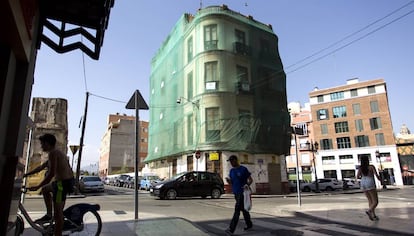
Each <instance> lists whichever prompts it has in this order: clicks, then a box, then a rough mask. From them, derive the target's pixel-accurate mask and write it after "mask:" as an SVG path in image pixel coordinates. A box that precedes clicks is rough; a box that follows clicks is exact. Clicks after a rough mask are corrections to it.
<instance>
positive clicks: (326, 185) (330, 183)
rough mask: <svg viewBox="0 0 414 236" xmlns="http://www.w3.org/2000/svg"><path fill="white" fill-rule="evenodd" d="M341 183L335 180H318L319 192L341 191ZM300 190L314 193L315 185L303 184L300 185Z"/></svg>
mask: <svg viewBox="0 0 414 236" xmlns="http://www.w3.org/2000/svg"><path fill="white" fill-rule="evenodd" d="M342 187H343V186H342V181H338V180H337V179H335V178H324V179H318V188H319V190H320V191H335V190H341V189H342ZM301 190H302V191H303V192H310V191H316V183H315V181H313V182H312V183H304V184H303V185H301Z"/></svg>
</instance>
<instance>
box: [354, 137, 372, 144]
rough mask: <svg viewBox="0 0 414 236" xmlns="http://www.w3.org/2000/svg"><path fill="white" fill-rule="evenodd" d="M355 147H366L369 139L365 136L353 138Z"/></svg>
mask: <svg viewBox="0 0 414 236" xmlns="http://www.w3.org/2000/svg"><path fill="white" fill-rule="evenodd" d="M355 146H357V147H368V146H369V138H368V136H367V135H359V136H356V137H355Z"/></svg>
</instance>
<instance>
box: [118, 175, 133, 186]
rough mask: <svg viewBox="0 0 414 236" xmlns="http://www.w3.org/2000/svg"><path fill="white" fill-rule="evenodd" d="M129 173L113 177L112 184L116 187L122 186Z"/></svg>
mask: <svg viewBox="0 0 414 236" xmlns="http://www.w3.org/2000/svg"><path fill="white" fill-rule="evenodd" d="M130 177H131V176H129V175H124V174H121V175H119V176H117V177H116V178H115V181H114V185H115V186H118V187H124V184H125V182H126V181H127V180H128V178H130Z"/></svg>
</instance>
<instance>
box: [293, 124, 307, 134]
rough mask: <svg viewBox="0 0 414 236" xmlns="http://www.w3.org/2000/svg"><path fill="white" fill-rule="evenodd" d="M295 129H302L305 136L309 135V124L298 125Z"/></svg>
mask: <svg viewBox="0 0 414 236" xmlns="http://www.w3.org/2000/svg"><path fill="white" fill-rule="evenodd" d="M295 127H296V128H299V129H301V130H302V131H303V135H308V132H309V131H308V124H307V123H306V122H303V123H297V124H296V125H295Z"/></svg>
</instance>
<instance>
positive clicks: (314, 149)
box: [306, 141, 320, 193]
mask: <svg viewBox="0 0 414 236" xmlns="http://www.w3.org/2000/svg"><path fill="white" fill-rule="evenodd" d="M306 147H307V148H308V151H311V152H312V162H313V171H314V173H315V188H316V191H315V192H317V193H318V192H320V191H319V183H318V175H317V174H316V164H315V153H316V152H318V148H319V144H318V142H316V141H315V142H313V143H312V142H310V143H309V141H307V142H306Z"/></svg>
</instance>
